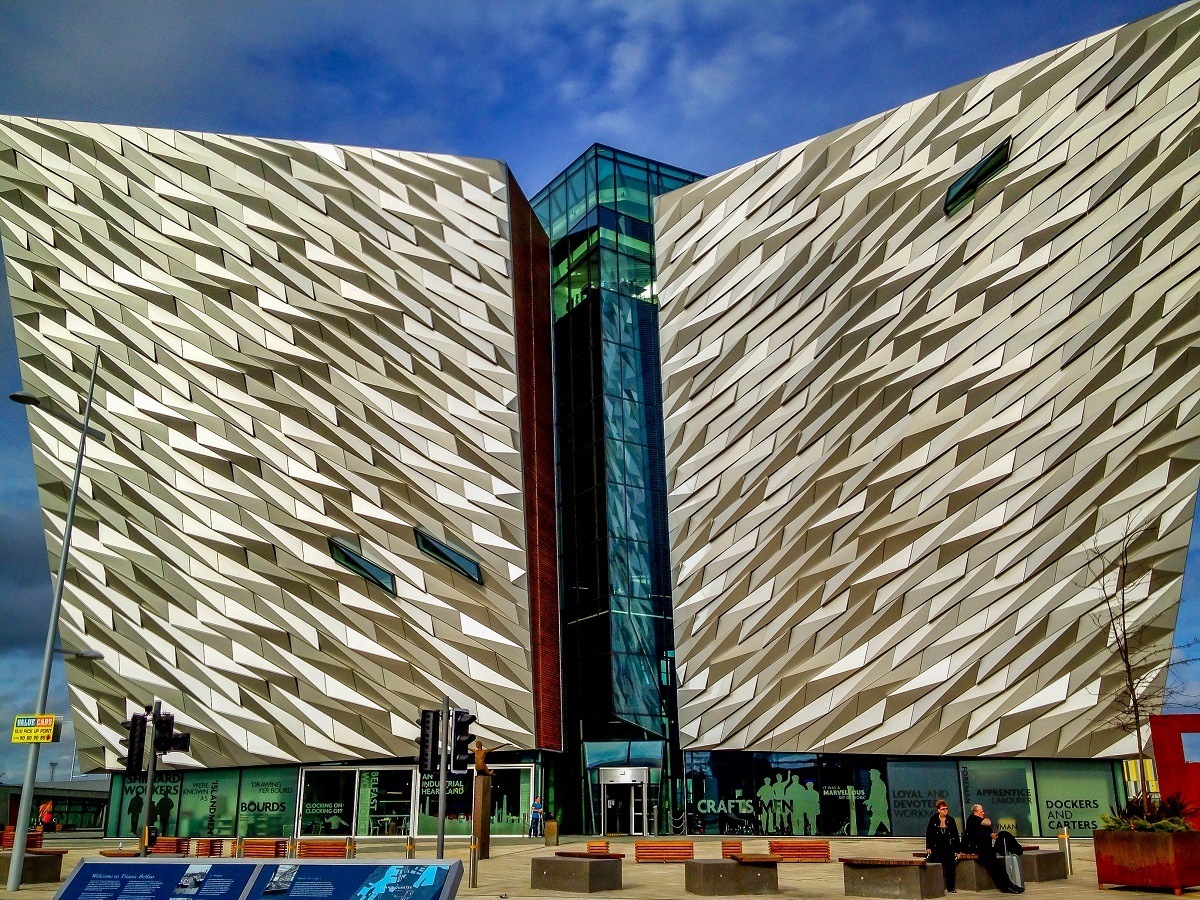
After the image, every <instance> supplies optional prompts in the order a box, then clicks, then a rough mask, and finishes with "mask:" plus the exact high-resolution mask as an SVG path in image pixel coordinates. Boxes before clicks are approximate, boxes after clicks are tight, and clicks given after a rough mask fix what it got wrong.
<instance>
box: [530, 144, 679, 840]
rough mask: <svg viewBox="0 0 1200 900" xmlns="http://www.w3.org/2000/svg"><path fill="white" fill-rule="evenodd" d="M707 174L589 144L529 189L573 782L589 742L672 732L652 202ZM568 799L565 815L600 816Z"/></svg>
mask: <svg viewBox="0 0 1200 900" xmlns="http://www.w3.org/2000/svg"><path fill="white" fill-rule="evenodd" d="M699 177H700V176H698V175H695V174H694V173H691V172H686V171H683V170H680V169H676V168H673V167H671V166H666V165H663V164H661V163H657V162H654V161H652V160H648V159H643V158H641V157H637V156H632V155H630V154H627V153H622V152H620V151H618V150H613V149H611V148H608V147H603V146H600V145H595V146H593V147H592V148H590V149H589V150H588V151H587V152H586V153H584V154H583V156H581V157H580V158H579V159H578V160H576V161H575V162H574V163H572V164H571V166H569V167H568V168H567V169H566V171H564V172H563V173H562V174H561V175H560V176H558V177H557V178H556V179H555V180H554V181H553V182H551V183H550V185H548V186H547V187H546V188H545V189H543V190H542V191H541V192H539V193H538V194H537V196H535V197H534V199H533V207H534V211H535V213H536V214H537V216H538V218H539V219H540V220H541V222H542V225H543V226H544V227H545V229H546V232H547V233H548V234H549V236H550V246H551V250H550V264H551V281H552V303H553V306H554V316H553V318H554V343H555V348H554V355H555V390H556V404H557V415H556V419H557V423H556V427H557V431H558V454H559V495H558V496H559V502H560V509H559V521H560V526H561V527H560V535H561V541H562V548H561V550H562V552H561V559H562V588H563V592H562V593H563V629H564V635H563V638H564V650H565V653H564V681H565V687H566V698H565V707H566V714H567V723H568V724H567V738H568V753H569V754H570V755H571V757H572V762H573V763H574V764H575V765H576V766H578V767H579V771H578V775H579V776H580V783H582V781H583V779H582V775H583V771H582V765H583V762H582V760H583V747H582V744H583V743H584V742H588V741H606V740H645V739H655V738H657V739H662V740H666V741H668V742H669V743H670V745H671V746H672V747H677V746H678V741H677V739H676V735H675V731H676V713H675V687H674V684H673V677H674V666H673V664H672V659H671V657H672V656H673V654H674V649H673V644H674V641H673V633H672V624H671V588H670V578H671V562H670V556H669V550H668V541H667V498H666V464H665V458H664V453H663V422H662V383H661V375H660V362H659V343H658V302H657V296H656V295H655V286H654V277H655V271H654V236H653V230H652V227H651V211H652V208H651V204H652V201H653V198H654V197H655V196H657V195H659V194H663V193H666V192H668V191H672V190H675V189H677V188H680V187H683V186H684V185H687V184H690V183H691V182H693V181H695V180H697V179H698V178H699ZM672 757H673V758H674V759H675V762H676V765H675V768H676V771H677V775H676V777H678V772H679V771H681V760H680V759H679V757H678V753H677V752H676V753H674V754H672ZM586 808H587V805H586V802H585V798H584V797H582V796H581V797H580V803H579V807H578V810H577V812H578V811H581V810H584V809H586ZM570 812H571V810H570V809H568V815H569V818H568V823H567V827H568V828H571V827H583V828H586V829H588V830H595V823H594V822H592V823H589V822H587V821H586V816H581V817H580V818H579V819H578V820H576V819H574V818H572V817H570ZM662 824H665V813H664V823H660V826H661V825H662Z"/></svg>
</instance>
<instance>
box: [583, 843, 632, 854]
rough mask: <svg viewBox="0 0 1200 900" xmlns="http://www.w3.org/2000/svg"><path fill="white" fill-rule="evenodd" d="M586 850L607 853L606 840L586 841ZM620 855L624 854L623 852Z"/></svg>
mask: <svg viewBox="0 0 1200 900" xmlns="http://www.w3.org/2000/svg"><path fill="white" fill-rule="evenodd" d="M587 852H588V853H607V852H608V841H588V842H587ZM621 855H622V856H624V855H625V854H623V853H622V854H621Z"/></svg>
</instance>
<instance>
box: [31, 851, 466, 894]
mask: <svg viewBox="0 0 1200 900" xmlns="http://www.w3.org/2000/svg"><path fill="white" fill-rule="evenodd" d="M462 872H463V867H462V863H461V862H458V861H457V860H454V861H446V860H415V859H404V860H400V859H369V860H357V859H344V860H343V859H339V860H303V859H289V860H280V861H274V860H271V861H267V860H262V861H259V860H248V859H207V860H177V859H153V858H150V859H136V860H131V859H113V860H108V859H104V860H96V859H85V860H84V861H83V862H81V863H80V864H79V865H78V866H76V867H75V870H74V871H73V872H72V873H71V875H70V877H69V878H68V879H67V880H66V882H64V883H63V886H62V887H61V888H59V889H58V893H56V894H55V895H54V900H316V898H320V900H453V898H454V896H455V895H456V894H457V893H458V886H459V884H460V883H461V882H462Z"/></svg>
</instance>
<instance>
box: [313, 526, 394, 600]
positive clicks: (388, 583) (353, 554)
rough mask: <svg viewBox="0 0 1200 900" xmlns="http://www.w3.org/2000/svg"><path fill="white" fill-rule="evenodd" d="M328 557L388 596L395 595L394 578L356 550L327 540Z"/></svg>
mask: <svg viewBox="0 0 1200 900" xmlns="http://www.w3.org/2000/svg"><path fill="white" fill-rule="evenodd" d="M329 555H330V556H332V557H333V561H334V562H335V563H337V564H338V565H341V566H345V567H346V568H347V569H349V570H350V571H351V572H354V573H356V574H358V575H361V576H362V577H363V578H365V579H367V581H369V582H371V583H372V584H374V585H377V586H379V587H381V588H383V589H384V590H385V591H387V592H388V593H389V594H394V593H396V576H395V575H393V574H392V573H391V572H389V571H388V570H387V569H385V568H383V567H382V566H377V565H375V563H373V562H371V561H370V560H369V559H367V558H366V557H365V556H363V555H362V554H361V553H359V552H358V551H357V550H353V549H351V548H350V547H347V546H346V545H345V544H343V543H341V542H340V541H335V540H334V539H333V538H330V539H329Z"/></svg>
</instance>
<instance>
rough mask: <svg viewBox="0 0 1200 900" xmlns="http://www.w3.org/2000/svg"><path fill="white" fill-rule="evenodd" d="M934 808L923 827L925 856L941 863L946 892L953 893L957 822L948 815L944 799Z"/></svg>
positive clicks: (956, 851) (947, 805)
mask: <svg viewBox="0 0 1200 900" xmlns="http://www.w3.org/2000/svg"><path fill="white" fill-rule="evenodd" d="M935 809H936V812H934V814H933V815H932V816H930V817H929V826H928V827H927V828H926V829H925V858H926V859H927V860H929V861H930V862H935V863H941V864H942V877H943V878H945V879H946V892H947V893H950V894H954V893H957V892H956V891H955V890H954V866H955V861H956V860H957V859H958V823H957V822H955V821H954V817H953V816H952V815H950V805H949V804H948V803H946V801H945V800H939V801H938V802H937V804H936V806H935Z"/></svg>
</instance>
